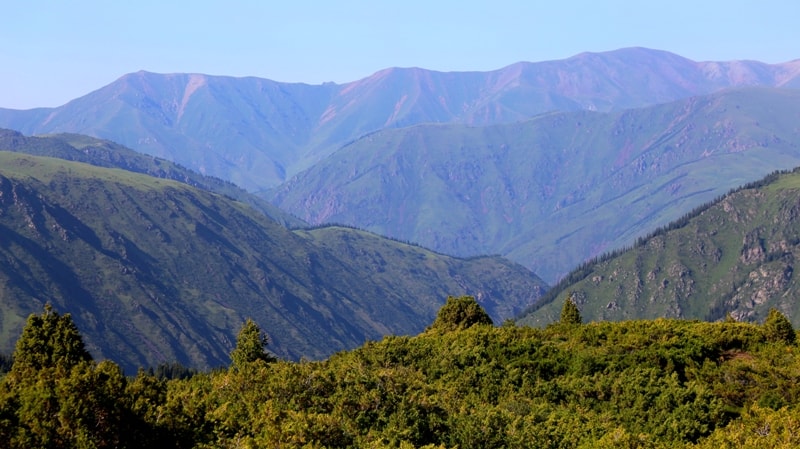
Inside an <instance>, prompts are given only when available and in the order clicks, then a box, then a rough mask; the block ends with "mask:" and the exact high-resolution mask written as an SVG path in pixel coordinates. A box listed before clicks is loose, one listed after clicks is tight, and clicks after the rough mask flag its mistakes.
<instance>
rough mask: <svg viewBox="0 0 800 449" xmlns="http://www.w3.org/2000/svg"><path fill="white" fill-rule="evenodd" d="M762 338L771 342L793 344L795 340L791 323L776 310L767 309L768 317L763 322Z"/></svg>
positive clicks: (795, 336)
mask: <svg viewBox="0 0 800 449" xmlns="http://www.w3.org/2000/svg"><path fill="white" fill-rule="evenodd" d="M764 336H765V337H766V338H767V340H769V341H772V342H776V343H777V342H783V343H787V344H793V343H794V342H795V340H796V339H797V335H796V334H795V333H794V328H793V327H792V323H791V322H790V321H789V319H788V318H786V315H784V314H782V313H781V312H779V311H778V309H776V308H774V307H773V308H771V309H769V315H767V319H766V320H765V321H764Z"/></svg>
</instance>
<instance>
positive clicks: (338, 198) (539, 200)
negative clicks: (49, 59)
mask: <svg viewBox="0 0 800 449" xmlns="http://www.w3.org/2000/svg"><path fill="white" fill-rule="evenodd" d="M798 87H800V60H798V61H793V62H788V63H784V64H764V63H760V62H755V61H732V62H695V61H690V60H688V59H685V58H682V57H680V56H677V55H674V54H671V53H667V52H662V51H656V50H649V49H643V48H629V49H622V50H618V51H613V52H607V53H585V54H580V55H577V56H575V57H572V58H569V59H566V60H561V61H549V62H541V63H518V64H514V65H511V66H508V67H505V68H503V69H499V70H496V71H492V72H469V73H442V72H432V71H427V70H423V69H418V68H408V69H399V68H393V69H386V70H383V71H381V72H378V73H376V74H374V75H372V76H370V77H367V78H365V79H362V80H359V81H356V82H352V83H347V84H341V85H339V84H333V83H326V84H323V85H317V86H313V85H306V84H290V83H278V82H275V81H270V80H265V79H259V78H232V77H219V76H210V75H203V74H154V73H148V72H137V73H133V74H129V75H125V76H123V77H122V78H120V79H119V80H117V81H116V82H114V83H112V84H110V85H108V86H105V87H103V88H101V89H99V90H97V91H95V92H92V93H90V94H88V95H86V96H84V97H81V98H78V99H75V100H73V101H71V102H69V103H67V104H65V105H63V106H61V107H58V108H38V109H31V110H25V111H16V110H9V109H0V126H2V127H7V128H11V129H13V130H14V131H11V130H2V131H0V150H12V151H17V152H25V153H28V154H29V155H26V156H22V155H20V154H11V153H3V154H0V157H2V160H1V161H0V176H1V178H0V181H2V183H0V188H2V192H1V193H2V196H0V205H1V206H2V209H0V212H2V214H0V226H2V227H3V229H2V236H3V237H2V239H0V263H2V270H0V274H2V276H4V278H2V279H1V280H2V282H0V285H2V290H0V298H2V301H0V303H2V304H3V307H4V308H3V309H2V311H0V325H2V329H0V337H2V342H3V345H4V346H3V347H0V351H9V349H10V347H11V346H10V345H11V342H12V341H13V336H14V335H15V332H18V331H19V329H20V328H21V325H22V318H23V317H24V316H26V315H27V314H28V313H30V312H36V311H39V310H41V306H42V304H43V303H45V302H53V303H55V305H56V306H60V307H62V308H63V309H65V310H67V311H70V312H71V313H73V315H74V316H75V319H76V322H77V323H78V325H79V327H80V328H81V331H82V332H85V333H86V334H87V335H88V336H87V340H88V344H89V347H90V349H92V351H93V352H94V353H95V354H96V355H97V356H99V357H112V358H114V359H115V360H120V361H121V364H122V365H123V366H124V367H125V368H126V369H127V370H131V369H135V368H136V367H138V366H145V365H154V364H158V363H161V362H169V361H175V360H177V361H180V362H181V363H186V364H189V365H191V366H196V367H211V366H217V365H220V364H224V363H225V362H226V361H227V354H228V351H229V350H230V348H231V346H232V340H233V336H234V335H235V331H236V330H237V326H238V325H240V324H241V321H242V320H243V319H244V318H245V317H247V316H250V317H252V318H254V319H255V320H256V321H257V322H258V323H260V324H261V325H262V326H263V327H264V328H265V330H266V331H267V334H268V335H269V337H270V339H271V341H272V342H271V344H270V349H271V350H273V351H274V352H275V353H277V354H278V355H280V356H284V357H289V358H299V357H309V358H320V357H324V356H326V355H328V354H330V353H331V352H333V351H336V350H339V349H344V348H349V347H354V346H355V345H358V344H360V343H362V342H363V341H365V340H368V339H371V338H377V337H379V336H381V335H386V334H398V333H399V334H407V333H414V332H418V331H419V330H421V329H422V328H424V326H426V325H427V324H429V323H430V322H431V319H432V318H433V315H434V314H435V311H436V310H437V309H438V306H440V305H441V304H442V302H443V301H444V298H445V297H446V296H448V295H461V294H471V295H474V296H476V297H477V298H478V299H479V301H480V302H481V305H483V306H484V307H485V308H486V309H487V311H489V313H490V314H491V315H492V317H493V318H494V319H495V320H496V321H497V320H503V319H506V318H509V317H512V316H514V315H515V314H517V313H519V312H520V311H521V310H523V308H525V307H527V306H530V305H531V304H532V303H534V302H535V301H536V300H537V298H539V297H540V295H541V294H542V293H543V292H544V291H545V289H546V285H545V283H544V282H543V281H542V280H541V279H539V278H538V277H537V276H536V275H534V274H532V273H531V272H530V271H529V269H530V270H533V271H535V272H536V273H537V274H538V275H540V276H542V278H544V280H545V281H548V282H551V283H555V282H557V281H558V279H560V278H562V276H564V275H566V274H568V273H569V272H570V270H571V269H572V268H574V267H575V266H578V265H580V264H581V263H582V262H583V261H585V260H587V259H592V258H595V257H597V256H599V255H602V254H604V253H607V252H609V251H613V250H615V249H618V248H622V247H624V246H626V245H631V244H633V242H635V241H636V239H637V238H638V237H640V236H643V235H646V234H647V233H650V232H652V230H653V229H656V228H658V227H659V226H665V225H667V224H668V223H670V222H671V221H672V220H674V219H676V218H678V217H681V216H682V215H684V214H686V213H687V212H688V211H691V210H692V209H693V208H696V207H697V206H699V205H702V204H704V203H707V202H709V201H711V200H713V199H714V198H717V197H719V196H720V195H722V194H723V193H724V192H726V191H728V190H729V189H731V188H735V187H737V186H739V185H742V184H746V183H748V182H751V181H754V180H756V179H758V178H760V177H762V176H764V175H765V174H767V173H769V172H771V171H774V170H783V169H790V168H793V167H795V166H798V165H800V148H799V147H798V146H799V145H800V127H798V125H797V124H798V123H800V90H798V89H797V88H798ZM77 133H80V134H77ZM32 134H35V136H31V135H32ZM84 134H85V135H84ZM87 135H89V136H93V137H89V136H87ZM115 142H119V144H118V143H115ZM127 147H130V148H131V149H132V150H135V151H132V150H131V149H128V148H127ZM42 156H47V157H42ZM52 157H55V158H59V159H51V158H52ZM87 164H88V165H87ZM743 207H749V206H747V205H745V206H743ZM331 224H336V225H335V226H334V225H331ZM309 225H311V226H316V227H312V228H308V226H309ZM378 234H380V235H384V236H388V237H391V239H386V238H383V237H380V236H379V235H378ZM408 242H413V244H409V243H408ZM417 245H422V246H417ZM423 246H424V247H428V248H431V250H428V249H425V248H423ZM725 251H730V248H728V249H726V250H725ZM765 251H766V250H765ZM767 252H768V251H767ZM444 254H448V256H446V255H444ZM482 254H498V255H500V256H503V257H505V258H508V259H510V260H513V261H515V262H516V263H514V262H509V261H508V260H506V259H504V258H501V257H500V256H492V257H483V256H481V257H478V255H482ZM770 254H771V253H770ZM454 256H455V257H454ZM458 257H468V258H466V259H462V258H458ZM602 260H604V261H605V260H607V259H606V258H603V259H602ZM765 260H766V259H765ZM770 261H772V259H770ZM662 262H663V263H665V264H667V265H669V264H671V263H672V259H669V260H665V261H662ZM517 263H519V264H521V265H518V264H517ZM659 266H662V265H659ZM751 271H753V270H751ZM679 272H680V273H683V271H681V270H679ZM689 272H691V270H689ZM600 276H605V275H600ZM574 277H575V276H574V273H573V274H572V275H570V276H569V277H568V278H570V279H572V278H574ZM604 279H608V278H604ZM737 279H739V280H738V281H736V282H744V281H741V279H740V278H737ZM670 282H673V281H670ZM731 282H733V281H731ZM732 285H733V284H732ZM736 285H739V284H736ZM562 287H564V286H563V285H561V286H560V287H557V288H556V289H555V290H554V292H553V293H552V294H550V295H549V296H547V298H548V299H547V301H545V302H544V303H543V304H542V305H541V306H539V305H534V306H533V309H530V310H532V311H533V310H535V312H534V313H545V312H538V311H540V310H541V311H550V312H548V313H551V312H552V310H554V309H553V307H556V306H554V305H552V304H554V303H552V301H553V299H552V295H555V294H556V293H557V292H559V291H561V288H562ZM619 288H622V289H627V288H629V287H619ZM722 290H724V289H723V288H722V287H719V286H717V290H715V291H722ZM608 294H609V293H608V292H604V293H602V294H598V296H599V297H602V298H606V297H608ZM747 294H748V293H746V292H745V293H742V295H743V296H742V298H744V297H745V296H746V295H747ZM698 295H700V294H699V293H697V294H695V296H694V297H693V298H696V297H698ZM703 295H706V294H705V293H703ZM711 295H712V293H708V294H707V295H706V296H703V298H706V299H708V298H710V297H711ZM587 297H588V296H587ZM76 298H77V299H76ZM706 299H704V300H703V301H705V302H703V301H701V303H702V304H705V303H707V301H706ZM740 299H741V298H740ZM681 301H683V302H679V304H680V305H679V306H675V307H677V309H676V308H675V307H673V308H672V309H670V310H672V311H674V310H680V311H681V312H680V314H678V315H679V316H691V317H703V318H714V317H716V316H717V315H719V311H721V310H726V311H733V312H736V313H741V318H745V319H750V318H754V317H758V316H760V315H759V314H760V313H761V309H758V310H756V311H747V310H745V309H746V308H745V309H742V308H741V307H739V306H736V305H731V304H732V303H731V304H728V303H724V301H723V300H720V301H723V303H719V304H716V305H713V306H712V307H711V308H712V309H713V311H707V310H705V309H704V307H705V306H704V305H699V306H691V307H690V306H687V305H686V304H688V302H687V301H688V300H685V299H681ZM741 301H744V299H741ZM611 302H614V303H615V304H617V305H618V307H619V309H621V310H622V309H624V310H625V311H626V313H628V314H629V315H624V316H638V315H636V313H637V312H636V311H637V310H639V309H641V306H640V305H638V303H631V304H627V303H624V305H620V304H623V302H621V301H618V300H615V301H607V302H606V303H604V304H605V305H604V307H608V304H611ZM585 304H588V302H587V303H585ZM585 304H584V303H582V305H585ZM6 307H7V309H6ZM614 307H617V306H614V305H613V304H612V306H611V308H610V309H604V310H615V309H614ZM591 310H592V309H591V307H588V306H587V307H586V308H585V313H587V316H588V317H589V318H590V319H593V318H594V317H597V316H601V315H602V314H593V313H592V312H591ZM647 310H650V309H647ZM653 310H655V309H653ZM664 310H666V309H664ZM687 310H691V314H689V313H688V312H686V311H687ZM753 310H755V309H753ZM737 311H739V312H737ZM662 312H663V310H662ZM751 312H752V313H751ZM604 313H605V312H604ZM642 313H644V312H642ZM648 313H649V312H648ZM670 313H671V312H670ZM681 314H683V315H681ZM548 316H549V315H548ZM602 316H605V315H602ZM737 316H738V315H737ZM609 317H611V318H613V317H612V316H609ZM542 320H543V319H538V318H537V319H531V318H525V319H523V322H531V323H533V322H536V323H542V322H544V321H542ZM545 321H546V320H545Z"/></svg>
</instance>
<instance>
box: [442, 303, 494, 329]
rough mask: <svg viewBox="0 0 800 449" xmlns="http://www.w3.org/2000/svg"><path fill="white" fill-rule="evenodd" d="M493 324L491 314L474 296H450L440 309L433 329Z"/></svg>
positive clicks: (465, 327)
mask: <svg viewBox="0 0 800 449" xmlns="http://www.w3.org/2000/svg"><path fill="white" fill-rule="evenodd" d="M480 324H483V325H490V326H491V325H493V324H494V322H493V321H492V318H491V317H490V316H489V314H487V313H486V311H485V310H484V309H483V307H481V305H480V304H478V302H477V301H475V298H474V297H472V296H458V297H456V296H448V297H447V302H446V303H445V304H444V305H443V306H442V308H440V309H439V313H438V314H437V316H436V320H435V321H434V322H433V324H432V325H431V329H433V330H438V331H445V332H446V331H453V330H462V329H467V328H469V327H472V326H475V325H480Z"/></svg>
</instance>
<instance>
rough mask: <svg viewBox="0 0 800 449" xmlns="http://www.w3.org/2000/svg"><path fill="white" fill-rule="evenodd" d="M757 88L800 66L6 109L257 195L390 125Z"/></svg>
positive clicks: (161, 84) (497, 118) (602, 72)
mask: <svg viewBox="0 0 800 449" xmlns="http://www.w3.org/2000/svg"><path fill="white" fill-rule="evenodd" d="M749 85H761V86H772V87H800V61H794V62H790V63H785V64H776V65H768V64H763V63H759V62H754V61H733V62H694V61H690V60H688V59H685V58H682V57H680V56H677V55H674V54H671V53H667V52H663V51H656V50H648V49H643V48H627V49H621V50H617V51H612V52H606V53H584V54H580V55H576V56H574V57H571V58H568V59H565V60H560V61H546V62H538V63H527V62H524V63H517V64H513V65H510V66H508V67H505V68H502V69H499V70H495V71H491V72H466V73H441V72H434V71H429V70H423V69H417V68H409V69H399V68H392V69H386V70H382V71H380V72H378V73H375V74H373V75H371V76H369V77H367V78H364V79H362V80H359V81H354V82H351V83H347V84H342V85H337V84H333V83H326V84H322V85H316V86H312V85H306V84H290V83H278V82H275V81H270V80H265V79H258V78H231V77H219V76H209V75H202V74H168V75H161V74H154V73H147V72H138V73H132V74H128V75H125V76H123V77H122V78H120V79H119V80H117V81H115V82H114V83H112V84H110V85H108V86H105V87H103V88H101V89H99V90H97V91H95V92H92V93H90V94H88V95H86V96H84V97H81V98H78V99H75V100H73V101H71V102H69V103H67V104H66V105H64V106H61V107H58V108H40V109H33V110H29V111H13V110H8V109H5V110H3V109H0V126H2V127H8V128H12V129H16V130H19V131H22V132H24V133H25V134H43V133H60V132H72V133H81V134H89V135H93V136H97V137H102V138H106V139H110V140H113V141H115V142H120V143H121V144H123V145H126V146H128V147H130V148H133V149H135V150H137V151H141V152H144V153H148V154H152V155H156V156H160V157H164V158H167V159H169V160H172V161H175V162H178V163H180V164H182V165H184V166H186V167H189V168H191V169H193V170H196V171H199V172H201V173H204V174H209V175H212V176H216V177H219V178H222V179H226V180H229V181H232V182H234V183H236V184H237V185H240V186H242V187H244V188H246V189H248V190H251V191H256V190H261V189H265V188H270V187H274V186H276V185H277V184H279V183H281V182H283V181H284V180H286V179H287V178H289V177H291V176H292V175H294V174H296V173H297V172H299V171H301V170H303V169H306V168H308V167H310V166H312V165H313V164H314V163H316V162H318V161H320V160H322V159H323V158H324V157H326V156H327V155H329V154H331V153H333V152H334V151H335V150H336V149H338V148H339V147H340V146H341V145H343V144H345V143H347V142H350V141H352V140H354V139H357V138H359V137H361V136H363V135H364V134H367V133H370V132H374V131H377V130H381V129H387V128H398V127H407V126H412V125H415V124H420V123H465V124H471V125H489V124H495V123H511V122H515V121H519V120H524V119H528V118H531V117H533V116H536V115H538V114H541V113H544V112H549V111H556V110H560V111H574V110H597V111H608V110H611V109H623V108H633V107H642V106H645V105H652V104H655V103H663V102H668V101H674V100H677V99H681V98H686V97H689V96H694V95H703V94H708V93H711V92H715V91H717V90H719V89H722V88H726V87H732V86H749Z"/></svg>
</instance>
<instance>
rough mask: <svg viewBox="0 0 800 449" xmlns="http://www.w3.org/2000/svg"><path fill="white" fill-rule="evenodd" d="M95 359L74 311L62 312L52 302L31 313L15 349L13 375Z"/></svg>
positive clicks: (22, 376) (20, 377) (67, 367)
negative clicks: (85, 343)
mask: <svg viewBox="0 0 800 449" xmlns="http://www.w3.org/2000/svg"><path fill="white" fill-rule="evenodd" d="M91 360H92V356H91V355H90V354H89V352H88V351H87V350H86V347H85V346H84V344H83V338H81V334H80V332H79V331H78V328H77V327H76V326H75V324H74V323H73V322H72V317H71V316H70V314H68V313H67V314H64V315H59V314H58V312H56V311H55V310H53V307H52V306H51V305H50V304H47V305H46V306H45V307H44V312H43V313H42V314H41V315H36V314H31V315H30V316H29V317H28V321H27V323H26V324H25V328H24V329H23V330H22V336H21V337H20V339H19V340H18V341H17V346H16V349H15V351H14V363H13V365H12V366H11V372H10V374H9V377H10V378H11V379H13V380H14V381H19V380H23V379H25V378H26V377H29V376H30V375H31V374H32V373H37V372H39V371H41V370H42V369H45V368H61V369H63V370H67V371H68V370H70V369H71V368H72V367H74V366H76V365H78V364H80V363H82V362H88V361H91Z"/></svg>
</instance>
